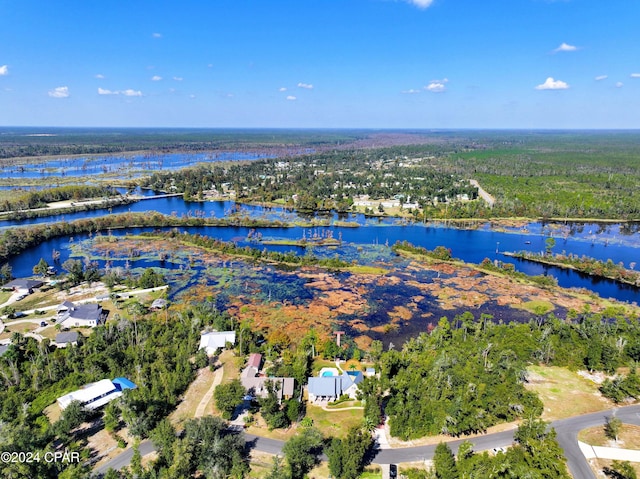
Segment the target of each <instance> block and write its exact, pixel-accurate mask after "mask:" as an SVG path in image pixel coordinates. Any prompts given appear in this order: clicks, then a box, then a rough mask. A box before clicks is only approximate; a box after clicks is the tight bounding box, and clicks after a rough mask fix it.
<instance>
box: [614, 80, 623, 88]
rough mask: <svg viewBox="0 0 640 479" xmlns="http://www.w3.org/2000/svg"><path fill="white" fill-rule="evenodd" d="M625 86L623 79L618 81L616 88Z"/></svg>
mask: <svg viewBox="0 0 640 479" xmlns="http://www.w3.org/2000/svg"><path fill="white" fill-rule="evenodd" d="M623 86H624V83H622V82H621V81H619V82H616V88H622V87H623Z"/></svg>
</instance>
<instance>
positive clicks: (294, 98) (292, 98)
mask: <svg viewBox="0 0 640 479" xmlns="http://www.w3.org/2000/svg"><path fill="white" fill-rule="evenodd" d="M287 100H289V101H295V100H297V98H296V97H295V96H293V95H289V96H288V97H287Z"/></svg>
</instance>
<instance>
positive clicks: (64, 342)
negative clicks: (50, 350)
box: [54, 331, 78, 348]
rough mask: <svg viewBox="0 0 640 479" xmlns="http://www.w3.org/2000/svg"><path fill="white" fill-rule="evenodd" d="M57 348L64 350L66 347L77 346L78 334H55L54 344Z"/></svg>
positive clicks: (71, 332)
mask: <svg viewBox="0 0 640 479" xmlns="http://www.w3.org/2000/svg"><path fill="white" fill-rule="evenodd" d="M54 344H55V345H56V347H58V348H66V347H67V346H69V345H71V346H76V345H77V344H78V332H77V331H68V332H65V333H59V334H56V340H55V342H54Z"/></svg>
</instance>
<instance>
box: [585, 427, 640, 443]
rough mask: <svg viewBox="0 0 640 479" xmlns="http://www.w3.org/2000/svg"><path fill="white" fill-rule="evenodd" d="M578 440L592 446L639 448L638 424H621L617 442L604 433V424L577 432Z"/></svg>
mask: <svg viewBox="0 0 640 479" xmlns="http://www.w3.org/2000/svg"><path fill="white" fill-rule="evenodd" d="M578 440H579V441H582V442H584V443H587V444H591V445H592V446H604V447H619V448H621V449H640V426H634V425H632V424H623V425H622V427H621V428H620V434H619V436H618V442H615V441H613V440H611V439H609V438H608V437H607V436H606V435H605V433H604V426H595V427H590V428H589V429H583V430H582V431H580V433H578Z"/></svg>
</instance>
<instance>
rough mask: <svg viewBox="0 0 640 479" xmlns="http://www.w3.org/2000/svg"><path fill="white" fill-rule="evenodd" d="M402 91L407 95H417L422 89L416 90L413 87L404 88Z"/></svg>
mask: <svg viewBox="0 0 640 479" xmlns="http://www.w3.org/2000/svg"><path fill="white" fill-rule="evenodd" d="M400 93H404V94H405V95H415V94H417V93H420V90H414V89H413V88H411V89H410V90H403V91H401V92H400Z"/></svg>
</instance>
